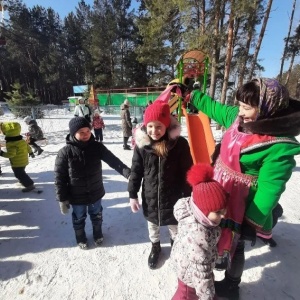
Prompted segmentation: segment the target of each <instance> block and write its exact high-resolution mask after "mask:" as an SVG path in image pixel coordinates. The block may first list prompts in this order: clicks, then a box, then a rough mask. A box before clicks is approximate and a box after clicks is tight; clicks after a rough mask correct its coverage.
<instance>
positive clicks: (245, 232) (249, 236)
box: [240, 221, 256, 247]
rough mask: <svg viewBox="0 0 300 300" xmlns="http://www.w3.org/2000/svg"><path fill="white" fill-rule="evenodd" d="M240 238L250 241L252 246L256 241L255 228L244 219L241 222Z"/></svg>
mask: <svg viewBox="0 0 300 300" xmlns="http://www.w3.org/2000/svg"><path fill="white" fill-rule="evenodd" d="M240 239H241V240H244V241H250V242H251V246H252V247H253V246H254V245H255V243H256V230H255V228H254V227H252V226H251V225H249V224H248V223H247V222H245V221H244V222H243V223H242V228H241V237H240Z"/></svg>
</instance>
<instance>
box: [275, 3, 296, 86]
mask: <svg viewBox="0 0 300 300" xmlns="http://www.w3.org/2000/svg"><path fill="white" fill-rule="evenodd" d="M295 7H296V0H294V3H293V9H292V14H291V18H290V26H289V32H288V36H287V38H286V39H285V45H284V49H283V55H282V58H281V65H280V71H279V75H278V80H279V81H280V82H281V81H282V72H283V65H284V61H285V59H286V54H287V48H288V44H289V39H290V36H291V30H292V25H293V20H294V12H295ZM287 78H288V77H287ZM287 80H288V79H287Z"/></svg>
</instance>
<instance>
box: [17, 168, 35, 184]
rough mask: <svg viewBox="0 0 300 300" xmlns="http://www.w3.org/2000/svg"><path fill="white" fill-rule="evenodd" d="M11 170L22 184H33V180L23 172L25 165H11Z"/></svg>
mask: <svg viewBox="0 0 300 300" xmlns="http://www.w3.org/2000/svg"><path fill="white" fill-rule="evenodd" d="M12 170H13V172H14V174H15V176H16V178H17V179H18V180H19V181H20V183H21V184H23V185H24V186H25V187H28V186H30V185H33V184H34V182H33V181H32V179H31V178H30V177H29V176H28V175H27V173H26V172H25V167H12Z"/></svg>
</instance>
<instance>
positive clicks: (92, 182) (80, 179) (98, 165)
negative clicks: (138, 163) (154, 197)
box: [54, 117, 130, 250]
mask: <svg viewBox="0 0 300 300" xmlns="http://www.w3.org/2000/svg"><path fill="white" fill-rule="evenodd" d="M69 129H70V133H69V134H68V135H67V138H66V141H67V145H66V146H64V147H63V148H62V149H60V150H59V151H58V154H57V156H56V159H55V169H54V172H55V187H56V197H57V200H58V201H59V205H60V209H61V213H62V214H66V213H68V211H69V208H70V205H71V206H72V209H73V212H72V222H73V228H74V231H75V237H76V241H77V244H78V246H79V247H80V248H81V249H83V250H85V249H88V243H87V238H86V233H85V220H86V217H87V212H88V214H89V215H90V219H91V222H92V225H93V237H94V242H95V245H96V246H100V245H101V244H102V241H103V233H102V219H103V217H102V210H103V208H102V205H101V199H102V198H103V196H104V195H105V190H104V186H103V179H102V161H104V162H106V163H107V164H108V165H109V166H110V167H111V168H113V169H114V170H116V171H117V172H118V173H120V174H121V175H123V176H124V177H125V178H128V177H129V175H130V169H129V168H128V167H127V166H126V165H125V164H124V163H123V162H122V161H120V159H119V158H118V157H116V156H115V155H114V154H113V153H112V152H110V151H109V150H108V149H107V148H106V147H105V146H104V145H103V144H102V143H97V142H96V141H95V139H94V136H93V135H92V133H91V125H90V123H89V122H88V121H87V120H86V119H85V118H83V117H75V118H73V119H71V120H70V122H69Z"/></svg>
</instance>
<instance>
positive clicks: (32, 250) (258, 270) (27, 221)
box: [0, 110, 300, 300]
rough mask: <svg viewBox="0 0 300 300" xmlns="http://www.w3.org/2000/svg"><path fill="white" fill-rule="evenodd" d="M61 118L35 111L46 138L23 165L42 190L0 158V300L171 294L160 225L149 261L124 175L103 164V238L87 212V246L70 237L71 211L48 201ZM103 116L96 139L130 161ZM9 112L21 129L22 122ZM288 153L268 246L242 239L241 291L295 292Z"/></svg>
mask: <svg viewBox="0 0 300 300" xmlns="http://www.w3.org/2000/svg"><path fill="white" fill-rule="evenodd" d="M71 117H72V115H71V114H70V113H69V112H67V111H66V110H58V111H54V112H53V111H52V112H51V113H49V114H48V115H47V116H46V118H45V119H42V120H38V123H39V125H40V126H41V127H42V128H43V130H44V132H45V135H46V136H47V138H48V144H47V145H46V146H45V147H44V148H43V149H44V150H45V151H44V152H43V154H42V155H40V156H37V157H36V158H34V159H31V158H30V164H29V166H28V167H27V172H28V173H29V174H30V176H31V177H32V178H33V179H34V181H35V182H36V186H37V187H39V188H41V189H43V193H42V194H36V193H34V192H32V193H29V194H24V193H22V192H21V190H20V187H19V186H18V185H17V184H16V179H15V178H14V176H13V174H12V171H11V169H10V166H9V162H8V160H6V159H4V158H2V157H0V164H1V166H2V172H3V173H4V174H3V175H2V176H1V177H0V299H2V300H8V299H22V300H23V299H24V300H25V299H26V300H27V299H28V300H29V299H30V300H31V299H33V300H37V299H47V300H48V299H62V300H64V299H70V300H71V299H72V300H77V299H78V300H79V299H101V300H119V299H120V300H121V299H122V300H154V299H159V300H168V299H171V297H172V295H173V294H174V292H175V289H176V285H177V279H176V276H175V274H174V272H173V270H172V268H171V265H170V262H169V254H170V243H169V237H168V233H167V230H166V228H162V241H161V242H162V247H163V249H162V255H161V261H160V264H159V267H158V269H157V270H150V269H149V268H148V266H147V258H148V255H149V252H150V242H149V239H148V233H147V227H146V222H145V219H144V218H143V216H142V213H141V211H140V212H139V213H137V214H133V213H131V210H130V207H129V204H128V200H129V199H128V193H127V192H126V189H127V180H126V179H125V178H123V177H122V176H121V175H119V174H118V173H116V172H115V171H114V170H112V169H110V168H109V167H108V166H107V165H106V164H105V163H104V164H103V169H104V172H103V174H104V176H103V180H104V186H105V189H106V195H105V197H104V198H103V207H104V223H103V231H104V242H103V246H102V247H100V248H96V247H95V246H94V245H93V243H92V230H91V224H90V220H89V219H87V226H86V231H87V235H88V239H89V241H90V249H89V250H87V251H83V250H80V249H79V248H78V247H77V246H76V243H75V238H74V233H73V229H72V222H71V214H70V213H69V214H68V215H66V216H63V215H62V214H61V213H60V210H59V205H58V203H57V202H56V200H55V191H54V174H53V167H54V160H55V157H56V154H57V151H58V150H59V149H60V148H61V147H63V146H64V144H65V136H66V134H67V132H68V122H69V119H70V118H71ZM103 117H104V121H105V124H106V129H105V131H104V144H105V145H106V146H107V147H108V148H109V149H110V150H111V151H112V152H113V153H114V154H115V155H117V156H118V157H119V158H120V159H121V160H123V161H124V162H125V163H126V164H127V165H128V166H130V165H131V156H132V151H124V150H123V148H122V133H121V126H120V125H121V123H120V119H119V116H111V115H104V116H103ZM11 119H13V116H12V115H10V114H9V113H6V114H5V115H4V116H2V117H0V121H4V120H11ZM18 121H19V122H20V123H21V125H22V129H23V132H26V126H25V124H24V122H23V121H22V120H21V119H20V120H18ZM215 133H216V134H218V135H220V133H219V132H215ZM183 135H186V130H185V128H184V124H183ZM0 140H3V136H0ZM296 159H297V166H296V168H295V170H294V172H293V175H292V178H291V180H290V181H289V182H288V184H287V189H286V191H285V193H284V194H283V196H282V199H281V204H282V206H283V207H284V215H283V218H281V220H280V221H279V223H278V225H277V226H276V228H275V231H274V238H275V240H276V241H277V242H278V246H277V247H276V248H269V247H268V246H266V245H264V244H263V243H262V242H260V241H257V243H256V246H255V247H253V248H252V247H251V246H250V245H247V252H246V266H245V272H244V275H243V281H242V284H241V292H240V294H241V297H240V299H241V300H252V299H257V300H262V299H266V300H269V299H270V300H277V299H278V300H283V299H294V300H296V299H300V284H299V271H300V254H299V252H300V239H299V236H300V226H299V225H300V212H299V206H300V202H299V200H300V199H299V195H300V184H299V182H300V157H297V158H296ZM274 172H276V170H274ZM215 276H216V279H221V278H223V272H218V271H216V272H215Z"/></svg>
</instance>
